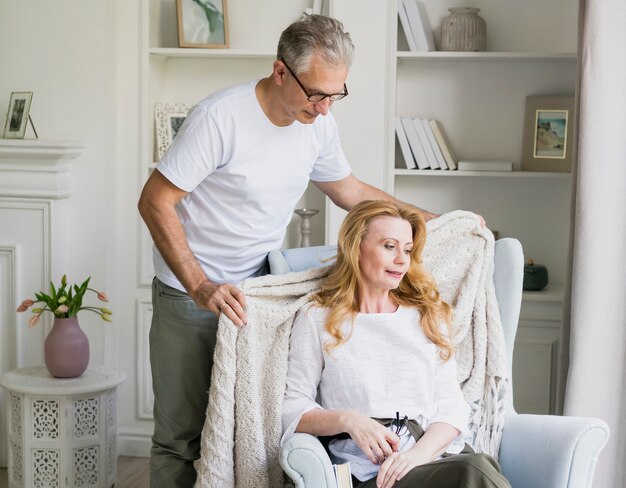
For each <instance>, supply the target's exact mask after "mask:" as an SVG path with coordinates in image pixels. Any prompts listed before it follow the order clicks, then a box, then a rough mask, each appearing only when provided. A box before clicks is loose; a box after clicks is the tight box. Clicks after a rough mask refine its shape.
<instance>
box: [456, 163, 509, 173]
mask: <svg viewBox="0 0 626 488" xmlns="http://www.w3.org/2000/svg"><path fill="white" fill-rule="evenodd" d="M458 166H459V171H513V161H459V164H458Z"/></svg>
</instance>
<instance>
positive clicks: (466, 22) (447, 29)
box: [441, 7, 487, 51]
mask: <svg viewBox="0 0 626 488" xmlns="http://www.w3.org/2000/svg"><path fill="white" fill-rule="evenodd" d="M448 10H449V11H450V15H448V16H447V17H445V18H444V19H443V20H442V22H441V50H442V51H484V50H485V49H486V47H487V24H486V23H485V19H483V18H482V17H480V16H479V15H478V12H480V9H478V8H472V7H453V8H449V9H448Z"/></svg>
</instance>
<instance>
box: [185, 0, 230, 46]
mask: <svg viewBox="0 0 626 488" xmlns="http://www.w3.org/2000/svg"><path fill="white" fill-rule="evenodd" d="M176 14H177V17H178V46H179V47H200V48H227V47H228V46H229V42H228V16H227V15H226V0H176Z"/></svg>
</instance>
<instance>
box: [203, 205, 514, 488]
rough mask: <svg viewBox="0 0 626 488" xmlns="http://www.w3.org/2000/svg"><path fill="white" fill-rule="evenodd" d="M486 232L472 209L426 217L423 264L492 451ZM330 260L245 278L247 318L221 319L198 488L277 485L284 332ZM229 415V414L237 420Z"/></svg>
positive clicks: (498, 388) (489, 244)
mask: <svg viewBox="0 0 626 488" xmlns="http://www.w3.org/2000/svg"><path fill="white" fill-rule="evenodd" d="M493 248H494V242H493V236H492V235H491V233H490V232H489V231H488V230H485V229H481V228H480V224H479V222H478V220H477V218H476V216H474V215H473V214H471V213H468V212H460V211H459V212H453V213H450V214H446V215H443V216H441V217H439V218H437V219H435V220H431V221H429V222H428V242H427V245H426V248H425V250H424V263H425V265H426V266H427V267H428V268H429V269H430V271H431V273H433V275H434V277H435V279H436V280H437V284H438V287H439V289H440V291H441V294H442V296H443V298H444V299H445V300H447V301H448V302H449V303H450V304H451V305H453V306H454V309H455V314H454V321H453V331H454V341H455V343H456V344H457V362H458V371H459V381H460V383H461V385H462V389H463V393H464V395H465V398H466V399H467V400H468V402H469V403H470V405H471V406H472V416H471V423H470V427H471V430H472V432H473V435H474V442H473V444H474V447H475V448H476V449H477V450H478V451H481V452H487V453H489V454H492V455H494V456H495V455H497V452H498V448H499V443H500V438H501V434H502V428H503V422H504V387H505V384H506V380H505V375H506V360H505V354H506V351H505V347H504V339H503V334H502V330H501V325H500V315H499V312H498V308H497V302H496V298H495V290H494V286H493ZM327 273H328V269H327V268H320V269H312V270H308V271H303V272H300V273H289V274H285V275H276V276H272V275H268V276H263V277H260V278H251V279H248V280H245V281H244V282H243V283H242V286H241V287H242V290H243V291H244V293H245V294H246V305H247V312H248V325H247V326H246V327H243V328H242V329H237V328H236V327H235V326H234V325H233V323H232V322H230V320H228V319H227V318H226V317H224V316H222V317H221V318H220V323H219V329H218V334H217V345H216V349H215V355H214V364H213V371H212V375H211V389H210V392H209V405H208V407H207V418H206V422H205V425H204V429H203V431H202V440H201V456H200V459H199V460H198V461H196V469H197V471H198V480H197V482H196V488H199V487H202V488H209V487H211V488H235V487H236V488H246V487H256V488H258V487H263V488H274V487H278V486H282V484H283V473H282V469H281V467H280V464H279V462H278V454H279V450H280V438H281V409H282V399H283V394H284V388H285V378H286V373H287V358H288V348H289V333H290V330H291V326H292V324H293V320H294V318H295V315H296V313H297V311H298V310H299V309H300V307H302V306H303V305H304V304H306V303H307V302H308V301H309V299H310V296H311V294H312V293H314V292H315V291H316V290H317V289H318V287H319V284H320V281H321V279H322V278H323V277H324V276H325V275H326V274H327ZM235 419H236V421H235Z"/></svg>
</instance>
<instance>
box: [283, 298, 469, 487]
mask: <svg viewBox="0 0 626 488" xmlns="http://www.w3.org/2000/svg"><path fill="white" fill-rule="evenodd" d="M327 313H328V310H327V309H325V308H321V307H317V306H309V307H305V308H303V309H302V310H301V311H300V312H299V314H298V316H297V317H296V320H295V322H294V324H293V328H292V331H291V338H290V350H289V369H288V373H287V388H286V391H285V398H284V401H283V413H282V423H283V442H285V441H286V440H287V439H288V438H289V437H291V436H292V435H293V433H294V432H295V429H296V427H297V425H298V423H299V422H300V419H301V417H302V415H304V414H305V413H306V412H308V411H310V410H313V409H315V408H323V409H349V410H355V411H357V412H359V413H362V414H363V415H366V416H368V417H373V418H395V416H396V412H399V414H400V417H401V418H402V417H404V416H405V415H406V416H407V417H408V418H409V419H414V420H416V421H417V422H418V423H419V424H420V425H421V426H422V428H423V429H424V430H426V429H427V428H428V426H429V425H430V424H431V423H434V422H444V423H447V424H449V425H452V426H453V427H455V428H456V429H458V430H459V431H460V432H461V434H460V435H459V436H457V438H456V439H455V440H454V441H453V442H452V443H451V444H450V446H448V448H447V449H446V452H448V453H453V454H456V453H459V452H461V450H462V449H463V447H464V445H465V443H464V439H465V437H466V436H467V435H468V425H467V424H468V420H469V413H470V407H469V404H468V403H467V402H466V401H465V399H464V398H463V393H462V392H461V388H460V386H459V383H458V380H457V369H456V361H455V360H454V358H451V359H449V360H448V361H444V360H442V359H441V357H440V356H439V350H438V349H437V347H436V346H435V345H434V344H433V343H432V342H431V341H430V340H429V339H428V338H427V337H426V335H425V334H424V331H423V329H422V327H421V325H420V319H421V314H420V312H419V311H418V310H417V309H415V308H410V307H402V306H401V307H399V308H398V310H397V311H396V312H394V313H380V314H364V313H359V314H357V317H356V320H355V323H354V329H353V332H352V335H351V336H350V338H349V339H348V341H346V342H345V343H343V344H342V345H341V346H339V347H337V348H335V349H331V351H330V353H327V352H326V351H325V350H324V346H325V345H326V343H327V342H328V341H331V337H330V335H329V334H328V333H327V332H326V330H325V323H326V317H327ZM342 327H343V328H342V331H343V333H344V337H347V334H349V331H350V328H351V323H350V321H349V320H348V321H346V322H345V323H344V324H343V326H342ZM413 445H415V440H414V439H413V438H412V437H411V435H410V434H409V433H408V432H407V434H406V435H405V436H403V438H402V439H401V445H400V450H401V451H404V450H406V449H409V448H411V447H412V446H413ZM330 450H331V454H332V455H333V457H334V461H335V462H338V463H344V462H350V463H351V469H352V474H354V475H355V476H356V477H357V478H358V479H360V480H361V481H365V480H367V479H370V478H372V477H374V476H376V473H377V472H378V469H379V467H380V466H378V465H375V464H372V463H371V462H370V461H369V460H368V459H367V456H366V455H365V454H364V453H363V452H362V451H361V449H359V447H358V446H357V445H356V444H355V443H354V442H353V441H352V440H351V439H347V440H336V441H333V442H332V443H331V445H330Z"/></svg>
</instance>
